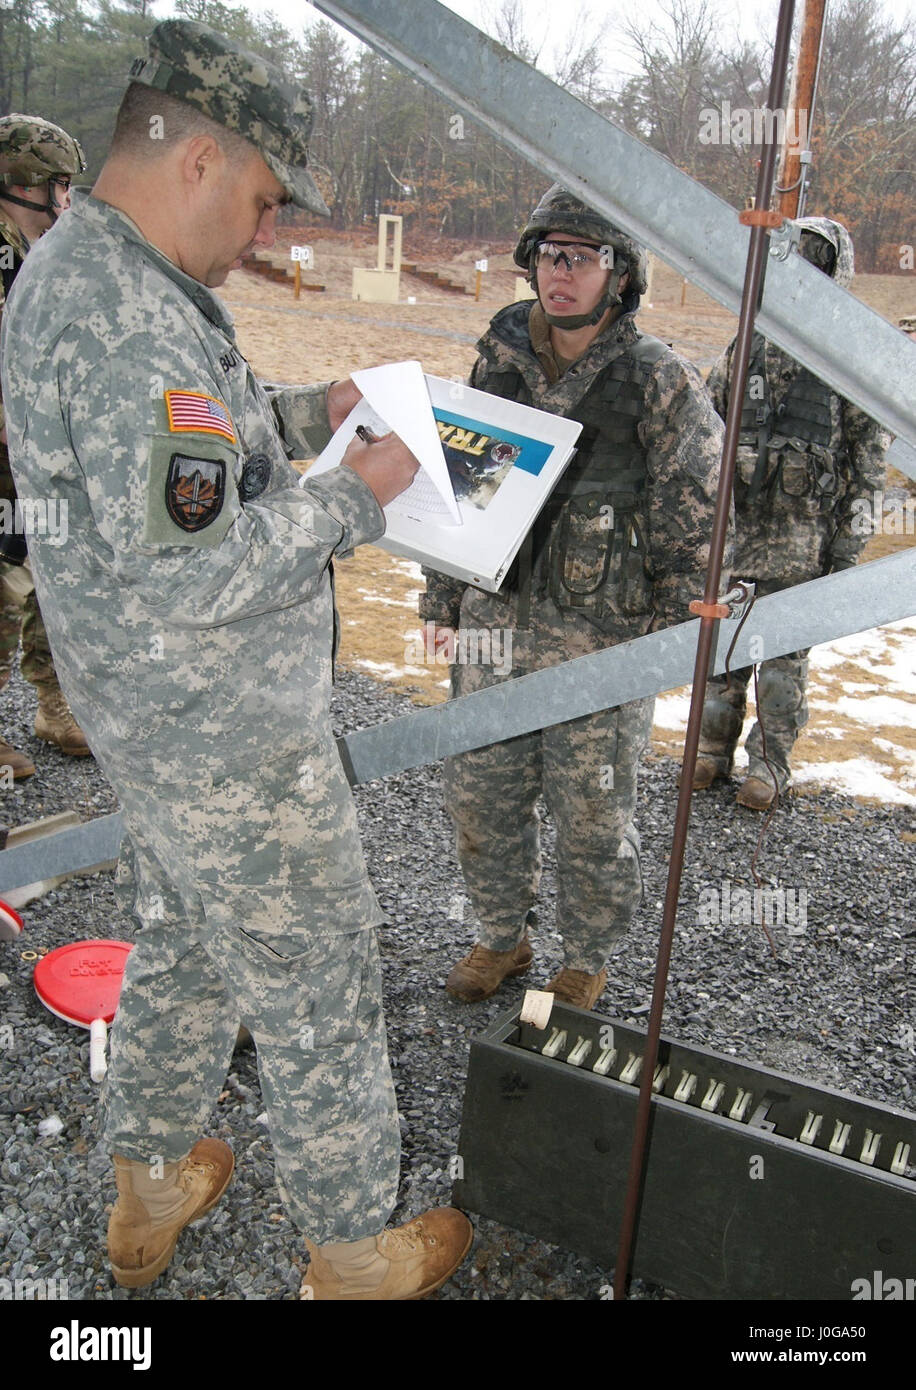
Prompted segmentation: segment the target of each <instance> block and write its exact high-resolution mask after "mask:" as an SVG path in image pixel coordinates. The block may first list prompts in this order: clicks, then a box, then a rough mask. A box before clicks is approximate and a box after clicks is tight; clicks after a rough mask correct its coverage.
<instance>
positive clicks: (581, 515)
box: [548, 492, 614, 609]
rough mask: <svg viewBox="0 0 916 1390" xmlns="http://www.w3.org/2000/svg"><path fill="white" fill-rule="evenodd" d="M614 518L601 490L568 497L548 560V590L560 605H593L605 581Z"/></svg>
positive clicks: (576, 606)
mask: <svg viewBox="0 0 916 1390" xmlns="http://www.w3.org/2000/svg"><path fill="white" fill-rule="evenodd" d="M602 506H603V507H604V510H602ZM613 520H614V518H613V513H612V512H611V511H610V510H609V507H608V504H606V502H605V496H604V493H601V492H590V493H586V494H583V495H581V496H578V497H570V498H569V499H568V501H567V503H566V505H565V507H564V508H563V510H562V512H561V514H560V519H559V521H558V523H557V526H556V530H555V531H554V536H553V543H552V545H551V554H550V557H549V560H548V573H549V587H550V594H551V598H552V599H553V600H554V602H555V603H556V604H557V606H558V607H559V608H583V609H584V608H592V607H594V606H595V602H594V601H595V596H596V595H597V593H598V590H599V589H601V588H603V586H604V585H605V583H606V582H607V577H608V573H609V570H610V566H611V557H612V555H613V551H614V526H613Z"/></svg>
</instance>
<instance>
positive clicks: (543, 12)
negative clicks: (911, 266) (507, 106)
mask: <svg viewBox="0 0 916 1390" xmlns="http://www.w3.org/2000/svg"><path fill="white" fill-rule="evenodd" d="M831 2H832V0H827V4H828V11H829V6H830V4H831ZM226 3H228V4H229V5H230V7H234V6H232V0H226ZM442 3H444V4H446V6H447V8H448V9H450V10H454V11H455V13H456V14H460V15H461V16H462V17H463V18H464V19H468V20H470V21H471V23H472V24H477V25H478V26H479V27H480V28H486V25H485V24H484V23H483V22H482V16H483V15H484V14H486V13H487V12H488V11H489V12H492V11H493V10H494V9H495V8H496V7H497V6H498V0H442ZM154 4H155V9H154V13H155V14H156V15H157V17H158V18H160V19H164V18H165V17H166V16H167V15H169V14H171V13H174V9H173V5H172V4H171V3H170V0H154ZM712 4H713V8H714V9H715V10H717V12H718V13H719V14H720V15H721V16H722V29H723V37H724V38H726V39H731V38H732V37H733V36H734V35H735V34H740V35H741V36H742V37H745V38H748V39H751V40H757V39H760V38H767V37H768V38H772V36H773V35H774V34H775V32H776V17H777V15H778V13H779V0H712ZM874 7H875V9H876V10H878V11H879V12H880V13H881V14H882V15H886V16H887V17H888V18H889V19H892V20H894V21H895V22H896V23H898V24H900V25H901V26H903V25H904V24H906V23H907V22H909V24H910V25H911V26H913V25H916V0H874ZM240 8H241V6H240ZM244 8H245V9H248V10H250V11H252V12H253V13H255V14H265V13H266V12H267V11H271V12H272V13H273V14H275V15H276V16H277V17H278V18H279V19H280V20H281V21H282V23H283V24H285V25H286V27H287V28H288V29H290V30H292V31H293V32H296V33H299V32H301V30H302V29H304V28H307V27H309V26H310V25H312V24H315V23H317V22H318V20H320V19H322V18H324V17H325V16H323V15H322V14H321V13H320V12H319V11H318V10H316V9H315V8H314V7H313V6H312V5H311V4H310V3H308V0H249V3H247V4H245V5H244ZM523 8H524V14H525V23H526V25H527V26H528V27H529V29H530V33H531V35H532V38H533V40H534V42H535V43H537V42H538V40H539V39H540V37H541V34H542V33H543V32H544V31H545V30H548V29H549V28H551V27H556V28H557V29H558V30H559V31H560V32H561V35H562V32H563V25H564V22H568V20H569V17H570V16H572V17H574V18H573V22H575V17H576V16H579V15H581V14H584V16H585V23H586V24H587V23H588V22H589V21H590V22H591V23H592V24H594V25H595V26H599V25H600V24H601V23H602V22H603V21H604V20H605V19H606V20H607V21H608V36H609V37H608V44H607V58H606V76H607V77H608V78H610V79H613V77H614V76H615V75H616V74H618V73H625V72H628V71H631V70H632V66H633V64H632V60H631V59H630V58H629V56H628V54H627V51H626V48H625V45H624V43H623V41H622V39H621V38H620V32H619V29H618V27H617V26H618V24H619V18H620V16H626V17H630V16H632V15H634V14H635V15H637V16H638V18H639V19H641V20H647V21H648V20H650V19H655V18H661V12H660V5H659V0H639V3H638V6H631V5H630V4H628V3H621V0H524V6H523ZM801 8H802V0H796V6H795V10H796V15H798V14H800V13H801ZM615 35H616V42H615ZM348 37H349V36H348ZM549 50H550V45H549V44H548V45H547V46H546V48H545V52H544V63H543V64H542V65H543V66H549V62H550V52H549Z"/></svg>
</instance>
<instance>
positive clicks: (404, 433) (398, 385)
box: [353, 361, 462, 526]
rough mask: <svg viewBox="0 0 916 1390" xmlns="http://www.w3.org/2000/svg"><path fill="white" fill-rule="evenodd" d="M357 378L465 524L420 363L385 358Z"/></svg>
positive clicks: (451, 512) (456, 517) (355, 375)
mask: <svg viewBox="0 0 916 1390" xmlns="http://www.w3.org/2000/svg"><path fill="white" fill-rule="evenodd" d="M353 380H354V381H355V382H356V385H357V386H358V387H359V389H360V391H362V393H363V395H364V396H365V398H366V400H367V401H368V403H369V405H370V406H371V407H372V409H373V410H374V411H375V413H376V414H377V415H379V416H380V417H381V418H382V419H383V420H384V421H385V423H386V424H387V426H388V428H389V429H391V430H394V432H395V434H396V435H397V436H398V437H399V438H400V439H403V441H404V443H405V444H406V445H407V447H408V449H409V450H410V452H411V453H412V454H415V455H416V457H417V458H418V459H419V460H420V463H421V464H422V466H423V468H424V469H425V471H426V473H427V474H428V475H429V477H430V478H431V480H432V482H433V484H434V485H435V488H436V491H437V492H438V493H439V495H440V496H441V498H442V500H443V502H444V503H445V505H446V507H447V508H448V511H449V515H450V516H451V518H452V520H453V522H454V523H455V525H456V526H461V525H462V521H461V513H460V511H459V510H458V503H457V501H456V499H455V490H454V488H453V487H452V480H451V478H450V477H449V475H448V465H447V463H446V462H445V455H444V453H443V452H442V441H441V440H440V438H439V431H438V429H437V428H436V421H435V417H434V416H433V408H432V404H431V402H430V399H429V391H428V390H427V389H426V382H425V381H424V379H423V368H422V366H421V365H420V363H419V362H416V361H412V362H385V363H383V364H382V366H380V367H367V368H366V369H365V370H364V371H361V372H354V373H353Z"/></svg>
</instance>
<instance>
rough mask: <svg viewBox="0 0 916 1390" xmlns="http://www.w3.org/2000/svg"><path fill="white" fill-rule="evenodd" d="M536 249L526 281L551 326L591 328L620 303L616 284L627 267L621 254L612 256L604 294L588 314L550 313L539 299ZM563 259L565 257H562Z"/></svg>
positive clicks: (573, 329) (574, 328)
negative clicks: (612, 259)
mask: <svg viewBox="0 0 916 1390" xmlns="http://www.w3.org/2000/svg"><path fill="white" fill-rule="evenodd" d="M536 255H537V252H536V251H532V253H531V263H530V269H529V274H528V282H529V284H530V285H531V287H532V289H533V290H534V291H535V293H536V294H537V297H538V303H539V304H540V306H541V308H542V309H543V310H544V317H545V319H546V320H547V322H548V323H549V324H550V326H551V328H568V329H570V330H571V331H572V332H575V330H576V329H577V328H592V327H593V326H594V325H595V324H596V323H599V322H600V320H601V319H602V318H603V317H604V315H605V314H606V313H607V311H608V309H612V308H613V307H614V305H615V304H622V303H623V300H622V299H621V297H620V295H619V294H618V293H617V286H618V285H619V284H620V277H621V275H623V273H624V271H625V270H626V268H627V263H626V260H625V258H624V257H623V256H615V257H614V269H613V270H612V271H611V273H610V275H609V276H608V282H607V286H606V288H605V291H604V294H603V295H602V296H601V298H600V299H599V300H598V303H597V304H596V305H595V307H594V309H593V310H592V311H591V313H590V314H551V313H548V310H547V306H546V305H545V303H544V301H543V300H542V299H541V292H540V290H539V289H538V282H537V268H536V266H535V257H536ZM564 259H565V257H564Z"/></svg>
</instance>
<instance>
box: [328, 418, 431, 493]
mask: <svg viewBox="0 0 916 1390" xmlns="http://www.w3.org/2000/svg"><path fill="white" fill-rule="evenodd" d="M341 463H342V464H346V466H347V467H348V468H352V469H353V472H354V473H358V474H359V476H360V477H361V478H362V480H363V482H364V483H365V484H366V486H367V487H368V488H371V490H372V491H373V492H374V493H375V497H376V500H377V502H378V504H379V506H380V507H387V505H388V503H389V502H391V501H393V500H394V498H395V497H397V496H398V494H399V493H402V492H403V491H404V489H405V488H407V487H410V484H411V483H412V482H413V479H414V474H415V473H416V471H417V469H418V468H419V467H420V464H419V462H418V460H417V459H416V458H414V456H413V454H412V453H411V452H410V450H409V449H408V447H407V445H406V444H405V443H404V442H403V440H401V439H399V438H398V436H397V435H396V434H383V435H382V437H381V439H377V440H376V441H375V442H374V443H372V444H364V443H363V441H362V440H361V439H354V440H353V441H352V442H351V443H350V444H349V445H348V446H347V452H346V453H345V454H344V456H343V458H342V459H341Z"/></svg>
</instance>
